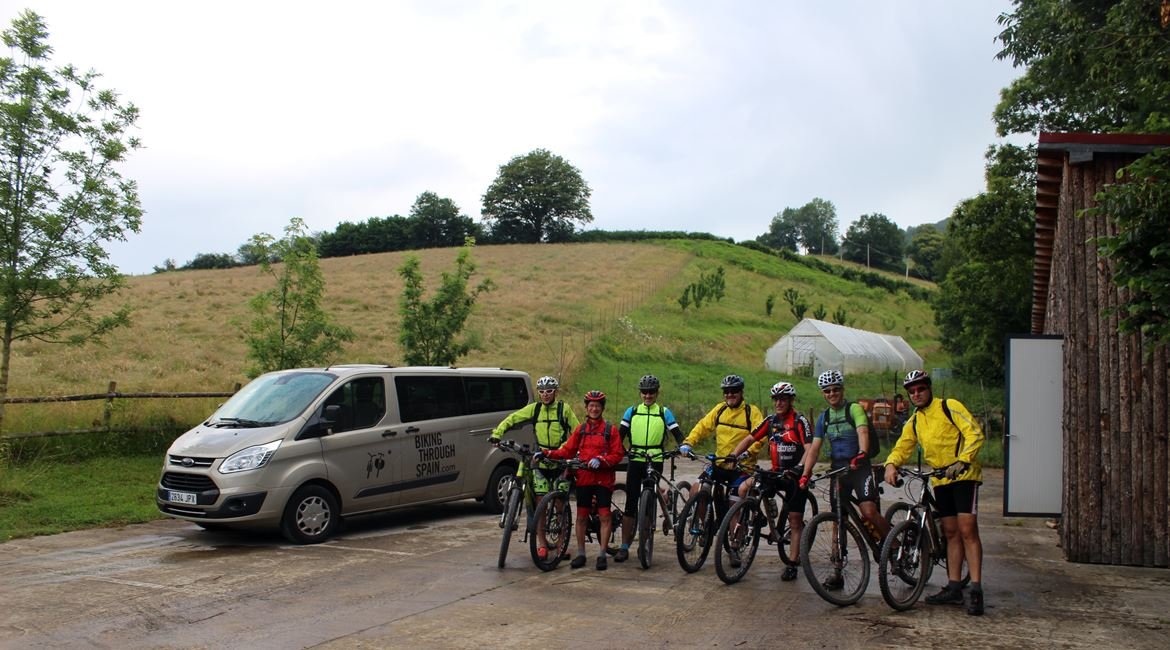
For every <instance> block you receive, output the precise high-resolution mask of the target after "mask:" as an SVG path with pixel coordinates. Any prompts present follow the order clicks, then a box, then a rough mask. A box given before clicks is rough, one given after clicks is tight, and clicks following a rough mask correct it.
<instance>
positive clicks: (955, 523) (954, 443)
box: [885, 370, 983, 616]
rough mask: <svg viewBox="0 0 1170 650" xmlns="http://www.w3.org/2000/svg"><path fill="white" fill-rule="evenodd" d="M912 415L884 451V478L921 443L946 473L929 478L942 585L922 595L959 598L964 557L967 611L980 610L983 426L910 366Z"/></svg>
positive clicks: (931, 599)
mask: <svg viewBox="0 0 1170 650" xmlns="http://www.w3.org/2000/svg"><path fill="white" fill-rule="evenodd" d="M902 385H903V386H905V387H906V392H907V393H909V394H910V401H911V402H912V403H913V404H914V415H912V416H911V417H910V419H909V420H907V421H906V424H905V425H903V426H902V435H901V436H900V437H899V438H898V442H897V443H895V444H894V448H893V449H892V450H890V454H889V456H887V457H886V477H885V478H886V482H887V483H889V484H891V485H893V484H894V482H895V481H896V480H897V478H898V474H897V471H896V470H897V468H898V466H899V465H901V464H902V463H905V462H906V461H907V460H909V459H910V455H911V454H913V453H914V450H915V449H916V448H917V447H919V446H921V447H922V455H923V459H924V460H925V461H926V462H927V464H929V465H930V466H931V467H933V468H935V469H944V468H945V469H946V476H943V477H941V478H932V479H931V485H933V486H934V496H935V499H936V500H937V501H938V510H939V515H940V519H939V521H940V522H942V529H943V534H945V535H946V536H947V586H945V587H943V588H942V591H940V592H938V593H937V594H934V595H931V596H927V597H926V602H928V603H930V604H932V605H943V604H953V605H962V604H963V587H962V582H961V579H962V575H963V574H962V571H963V561H964V560H966V561H967V568H968V570H969V571H970V573H971V598H970V602H969V603H968V604H967V613H968V614H971V615H972V616H980V615H982V614H983V584H982V582H981V578H982V572H983V542H982V540H980V539H979V521H978V519H977V512H978V510H977V508H976V504H977V502H978V500H979V486H980V485H981V484H982V483H983V471H982V468H981V467H980V466H979V459H978V455H979V450H980V449H982V448H983V430H982V429H980V428H979V424H978V423H977V422H975V418H973V417H971V412H970V411H968V410H967V407H966V406H963V403H962V402H960V401H959V400H955V399H934V392H933V389H932V388H931V380H930V375H928V374H926V373H925V372H923V371H921V370H911V371H910V372H909V373H908V374H907V375H906V380H905V381H904V382H902Z"/></svg>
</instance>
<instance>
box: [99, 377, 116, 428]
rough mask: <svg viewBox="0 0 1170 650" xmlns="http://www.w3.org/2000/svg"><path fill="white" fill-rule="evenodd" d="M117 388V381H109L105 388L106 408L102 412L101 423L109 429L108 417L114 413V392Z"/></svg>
mask: <svg viewBox="0 0 1170 650" xmlns="http://www.w3.org/2000/svg"><path fill="white" fill-rule="evenodd" d="M117 390H118V382H116V381H111V382H110V385H109V386H108V387H107V388H106V410H105V412H104V413H102V424H103V425H104V426H105V427H106V430H107V431H109V429H110V417H111V416H113V414H114V392H115V391H117Z"/></svg>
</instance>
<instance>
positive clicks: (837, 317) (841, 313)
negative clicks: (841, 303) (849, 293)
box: [833, 307, 849, 325]
mask: <svg viewBox="0 0 1170 650" xmlns="http://www.w3.org/2000/svg"><path fill="white" fill-rule="evenodd" d="M848 320H849V313H848V312H846V311H845V308H844V307H838V308H837V309H836V311H834V312H833V322H834V323H836V324H837V325H845V324H846V323H847V322H848Z"/></svg>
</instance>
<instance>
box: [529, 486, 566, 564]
mask: <svg viewBox="0 0 1170 650" xmlns="http://www.w3.org/2000/svg"><path fill="white" fill-rule="evenodd" d="M532 525H533V530H532V531H531V532H532V534H530V535H529V536H528V550H529V551H531V553H532V561H533V563H535V564H536V566H537V567H538V568H539V569H540V570H541V571H552V570H553V569H555V568H557V564H559V563H560V561H561V556H562V555H564V554H565V551H567V550H568V549H569V539H570V538H571V537H572V534H573V510H572V508H571V507H570V506H569V493H568V492H549V493H548V494H546V495H544V496H543V497H541V499H540V503H538V504H537V506H536V512H535V513H534V514H533V515H532Z"/></svg>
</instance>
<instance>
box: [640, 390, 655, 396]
mask: <svg viewBox="0 0 1170 650" xmlns="http://www.w3.org/2000/svg"><path fill="white" fill-rule="evenodd" d="M642 394H643V395H657V394H658V391H656V390H644V391H642Z"/></svg>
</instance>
